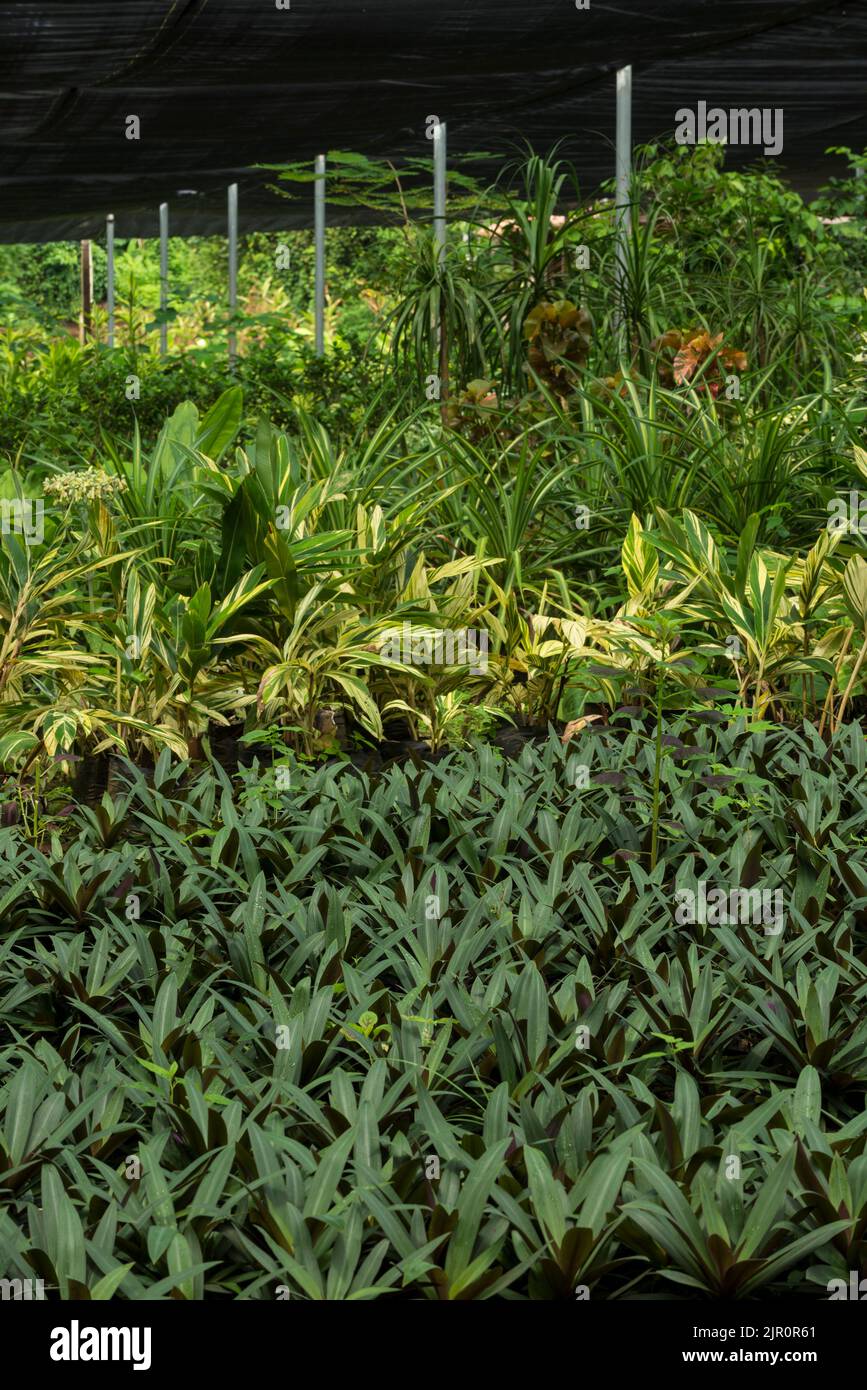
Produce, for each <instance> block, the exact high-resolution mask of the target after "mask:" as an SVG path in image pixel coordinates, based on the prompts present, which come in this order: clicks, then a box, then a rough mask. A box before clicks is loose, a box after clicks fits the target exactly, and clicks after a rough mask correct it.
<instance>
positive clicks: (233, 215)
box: [229, 183, 238, 368]
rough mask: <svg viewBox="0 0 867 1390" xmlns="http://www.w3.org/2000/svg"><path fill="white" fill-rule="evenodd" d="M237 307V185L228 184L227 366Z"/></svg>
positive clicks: (234, 344)
mask: <svg viewBox="0 0 867 1390" xmlns="http://www.w3.org/2000/svg"><path fill="white" fill-rule="evenodd" d="M237 308H238V185H237V184H236V183H230V184H229V366H230V368H234V366H235V359H236V357H237V355H238V339H237V336H236V332H235V313H236V311H237Z"/></svg>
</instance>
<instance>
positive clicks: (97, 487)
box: [45, 468, 126, 504]
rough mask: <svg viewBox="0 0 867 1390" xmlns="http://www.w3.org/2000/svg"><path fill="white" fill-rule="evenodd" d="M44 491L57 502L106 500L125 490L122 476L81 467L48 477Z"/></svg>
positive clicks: (99, 469) (98, 469)
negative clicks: (70, 471)
mask: <svg viewBox="0 0 867 1390" xmlns="http://www.w3.org/2000/svg"><path fill="white" fill-rule="evenodd" d="M45 491H46V492H47V493H48V494H49V496H51V497H55V498H56V499H57V501H58V502H61V503H66V504H69V503H72V502H106V501H108V499H109V498H110V497H114V496H115V495H116V494H117V493H119V492H126V483H125V482H124V480H123V478H115V477H112V475H111V474H110V473H106V472H104V471H103V469H101V468H83V469H80V470H78V471H76V472H74V473H63V474H61V475H60V476H59V477H56V478H50V479H49V480H48V482H47V483H46V484H45Z"/></svg>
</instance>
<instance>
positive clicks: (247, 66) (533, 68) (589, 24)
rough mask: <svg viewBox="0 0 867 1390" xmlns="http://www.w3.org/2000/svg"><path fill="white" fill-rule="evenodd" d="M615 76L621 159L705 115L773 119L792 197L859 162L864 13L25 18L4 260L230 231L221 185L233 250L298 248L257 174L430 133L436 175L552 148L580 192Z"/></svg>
mask: <svg viewBox="0 0 867 1390" xmlns="http://www.w3.org/2000/svg"><path fill="white" fill-rule="evenodd" d="M278 4H279V5H281V7H280V8H278ZM284 5H285V8H284V7H282V6H284ZM625 64H632V67H633V141H634V142H635V143H644V142H648V141H651V140H655V139H657V138H661V137H662V138H665V137H670V136H671V135H672V134H673V131H674V128H675V125H676V113H677V111H678V109H680V108H683V107H690V108H696V107H697V105H698V103H699V102H701V101H704V102H706V103H707V105H708V106H709V107H713V106H716V107H721V108H723V109H725V110H729V109H733V108H760V109H761V108H769V109H772V110H780V111H782V112H783V129H784V141H783V148H782V151H781V153H780V154H779V155H778V156H777V157H776V160H775V163H776V165H777V166H779V168H780V169H781V171H782V172H783V173H784V174H785V176H786V177H787V178H788V179H789V180H790V181H791V182H792V184H793V185H794V186H795V187H796V188H799V189H800V190H801V191H803V192H805V193H809V192H811V191H813V190H814V189H815V188H817V187H818V186H819V185H821V184H822V183H824V182H825V181H826V180H827V178H828V176H829V175H830V174H831V173H834V172H841V171H842V169H843V167H844V166H843V161H842V160H840V159H839V158H837V159H836V160H835V159H834V158H833V157H831V158H829V157H828V156H827V155H826V153H825V151H826V150H827V149H828V147H829V146H835V145H847V146H850V147H852V148H856V149H863V148H864V146H865V144H867V0H847V3H844V4H835V3H818V2H817V0H800V2H799V0H727V2H726V3H720V0H691V3H690V4H686V3H685V0H619V3H617V0H614V2H613V3H608V0H589V7H588V8H586V9H579V8H578V6H577V5H576V3H575V0H288V3H287V0H22V2H21V3H0V102H2V107H0V110H2V119H0V185H2V188H0V195H2V196H0V240H3V241H7V242H33V241H49V240H61V239H66V238H79V237H89V236H99V235H101V234H102V233H103V232H104V227H105V217H106V214H107V213H109V212H113V213H114V214H115V218H116V229H117V234H118V235H119V236H153V235H156V233H157V228H158V211H157V209H158V205H159V204H160V203H161V202H167V203H168V204H169V207H170V219H171V231H172V233H173V234H179V235H185V234H194V233H200V234H201V233H213V232H224V231H225V227H226V187H227V185H228V184H229V183H232V182H237V183H238V184H239V188H240V228H241V231H242V232H243V231H252V230H265V231H267V230H277V229H281V228H291V227H293V226H309V225H310V218H311V202H312V194H311V191H310V188H309V187H306V186H302V187H301V188H300V190H299V193H298V196H296V198H295V199H293V201H288V200H286V199H283V198H281V197H279V195H277V194H275V193H274V192H273V191H272V190H271V188H270V187H269V185H273V183H274V175H273V174H270V173H266V172H264V171H262V170H259V169H256V168H254V167H252V166H254V165H256V164H259V163H278V162H281V161H287V162H288V161H299V160H303V161H307V160H309V161H311V163H312V161H313V159H314V157H315V155H316V154H317V153H320V152H327V151H328V150H353V151H358V152H360V153H363V154H367V155H369V156H371V157H373V158H388V159H391V160H393V161H395V162H396V163H397V164H399V163H400V161H401V160H402V159H404V158H407V157H422V158H423V157H426V156H429V155H430V152H431V147H430V144H429V142H428V140H427V139H426V131H427V119H428V117H429V116H431V115H434V116H436V117H437V118H438V119H439V120H442V121H445V122H446V123H447V129H448V149H449V157H450V158H454V157H456V156H459V155H461V154H462V153H469V152H472V151H489V152H491V153H492V154H494V155H498V156H502V157H503V158H508V157H513V156H514V154H515V152H516V150H517V149H518V148H520V147H521V145H522V144H524V143H525V142H529V143H531V144H532V145H533V147H534V148H535V149H536V150H537V151H540V152H542V151H546V150H548V149H549V148H550V147H551V146H552V145H553V144H554V143H555V142H556V141H560V142H562V143H561V146H560V153H561V154H562V156H563V157H564V158H566V159H568V160H570V161H571V162H572V163H573V164H574V165H575V168H576V170H577V173H578V176H579V179H580V181H581V186H582V189H586V190H587V191H588V192H591V191H592V190H593V189H594V188H595V187H596V186H597V185H598V184H599V183H600V182H601V181H602V180H604V179H606V178H608V177H610V175H611V173H612V170H613V145H614V129H615V96H614V73H615V70H616V69H617V68H618V67H621V66H624V65H625ZM130 116H135V117H137V118H138V122H139V126H140V138H138V139H129V138H127V131H128V130H130V129H134V128H135V127H134V124H133V125H131V123H130V122H129V120H128V118H129V117H130ZM760 154H761V151H760V150H758V149H756V148H753V147H750V146H738V147H734V146H732V147H729V148H728V149H727V151H726V161H727V164H731V165H737V164H744V163H750V162H752V161H754V160H755V159H756V157H757V156H759V155H760ZM489 167H490V168H492V169H493V168H495V167H496V166H495V165H493V166H487V165H486V166H483V168H484V169H488V168H489ZM330 219H331V220H332V221H334V220H339V221H353V220H365V218H364V216H363V215H362V214H359V213H357V212H354V211H353V210H351V209H349V210H348V209H339V210H336V212H335V213H334V214H330Z"/></svg>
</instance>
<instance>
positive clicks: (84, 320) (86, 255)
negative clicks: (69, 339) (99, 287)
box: [79, 241, 93, 343]
mask: <svg viewBox="0 0 867 1390" xmlns="http://www.w3.org/2000/svg"><path fill="white" fill-rule="evenodd" d="M92 337H93V257H92V256H91V254H90V242H89V241H83V242H82V243H81V331H80V333H79V341H80V342H82V343H86V342H87V340H88V338H92Z"/></svg>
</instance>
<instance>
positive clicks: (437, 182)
mask: <svg viewBox="0 0 867 1390" xmlns="http://www.w3.org/2000/svg"><path fill="white" fill-rule="evenodd" d="M433 166H434V167H433V176H434V179H433V195H434V212H433V229H434V239H435V241H436V244H437V264H438V266H439V268H440V270H442V269H443V267H444V266H445V263H446V125H445V121H438V122H437V124H436V125H435V126H434V132H433ZM438 356H439V363H438V369H437V375H438V377H439V398H440V402H441V405H440V412H441V414H442V418H443V421H444V422H445V421H446V419H447V418H448V417H447V414H446V401H447V399H448V394H449V344H448V337H447V334H446V323H445V307H444V304H443V302H442V298H441V299H440V322H439V354H438Z"/></svg>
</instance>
